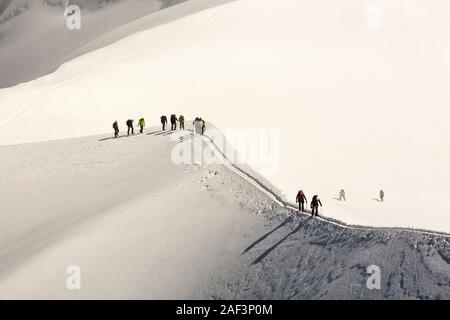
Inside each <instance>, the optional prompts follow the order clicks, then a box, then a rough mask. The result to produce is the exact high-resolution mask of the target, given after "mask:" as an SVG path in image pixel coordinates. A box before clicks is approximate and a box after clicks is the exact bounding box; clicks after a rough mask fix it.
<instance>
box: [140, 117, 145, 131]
mask: <svg viewBox="0 0 450 320" xmlns="http://www.w3.org/2000/svg"><path fill="white" fill-rule="evenodd" d="M138 125H139V127H140V128H141V130H140V131H139V132H140V133H144V127H145V120H144V118H141V119H139V122H138Z"/></svg>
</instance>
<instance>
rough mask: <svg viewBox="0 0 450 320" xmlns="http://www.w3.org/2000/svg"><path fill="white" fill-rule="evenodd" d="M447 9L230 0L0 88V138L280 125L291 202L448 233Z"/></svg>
mask: <svg viewBox="0 0 450 320" xmlns="http://www.w3.org/2000/svg"><path fill="white" fill-rule="evenodd" d="M449 6H450V5H449V4H448V2H446V1H435V2H433V4H426V3H424V2H423V1H407V2H406V1H404V2H399V1H395V2H392V1H378V2H376V3H375V2H372V1H357V0H349V1H347V2H346V5H345V6H342V4H339V3H332V4H330V3H329V2H328V1H298V0H282V1H270V0H241V1H235V2H230V3H229V4H225V5H223V6H220V7H216V8H212V9H209V10H205V11H202V12H200V13H197V14H193V15H190V16H187V17H186V18H183V19H179V20H177V21H174V22H172V23H169V24H166V25H162V26H159V27H157V28H154V29H151V30H148V31H145V32H140V33H137V34H134V35H132V36H130V37H128V38H126V39H123V40H122V41H119V42H117V43H115V44H113V45H110V46H108V47H106V48H103V49H101V50H97V51H95V52H92V53H90V54H87V55H85V56H82V57H80V58H77V59H74V60H72V61H71V62H69V63H66V64H64V65H63V66H62V67H61V68H60V69H59V70H58V71H57V72H55V73H53V74H51V75H49V76H46V77H43V78H41V79H38V80H36V81H33V82H30V83H28V84H24V85H20V86H17V87H14V88H9V89H4V90H1V91H0V98H1V101H2V105H1V107H0V112H1V119H2V122H1V123H0V126H1V128H0V143H2V144H13V143H22V142H30V141H39V140H46V139H59V138H64V137H72V136H81V135H88V134H95V133H97V132H100V131H105V132H106V131H108V130H110V126H111V123H112V122H113V121H114V120H116V119H118V120H121V121H123V120H125V119H127V118H128V117H131V116H135V117H138V116H139V115H141V114H143V115H144V116H145V117H146V119H148V120H150V121H151V119H153V121H154V122H156V121H158V118H159V116H160V114H162V113H169V114H170V113H172V112H174V113H177V114H180V113H182V114H184V115H185V116H187V117H191V116H196V115H202V116H203V117H204V118H205V119H206V120H207V121H212V122H214V123H215V124H216V125H217V126H218V127H219V128H220V129H223V130H227V129H230V128H231V129H233V128H235V129H236V128H238V129H248V128H255V129H259V128H273V129H276V130H278V131H279V134H280V149H279V152H278V154H279V160H280V162H279V170H277V171H276V173H275V174H274V175H271V176H267V178H268V179H270V181H271V182H272V183H274V185H275V186H277V187H278V188H280V189H281V190H282V192H284V194H285V195H286V197H287V198H289V199H290V200H293V198H294V196H295V194H296V192H297V191H298V189H299V188H302V189H303V190H304V191H305V193H306V195H307V196H308V197H309V198H310V197H311V196H312V195H313V194H319V195H320V196H321V198H322V202H323V203H324V209H323V214H324V215H328V216H331V217H333V218H338V219H342V220H344V221H346V222H349V223H356V224H369V225H373V226H407V227H416V228H424V229H432V230H441V231H450V219H449V214H450V213H449V209H450V183H449V181H450V170H449V169H448V163H449V160H450V154H449V151H448V150H450V148H449V147H450V139H449V137H450V127H449V126H448V125H447V119H448V116H449V113H448V108H447V104H448V102H449V101H450V92H449V91H448V90H447V89H446V83H448V74H449V72H448V71H449V68H450V63H449V60H448V52H449V44H448V32H447V31H448V30H449V29H450V22H449V20H448V19H447V16H446V12H448V9H449ZM253 167H254V168H255V169H256V170H259V169H260V168H258V166H257V165H254V166H253ZM341 188H344V189H345V190H346V191H347V198H348V201H347V202H345V203H341V202H338V201H337V200H336V199H335V198H336V197H337V193H338V191H339V189H341ZM380 189H383V190H384V191H385V194H386V197H385V202H384V203H380V202H378V201H376V198H377V197H378V191H379V190H380Z"/></svg>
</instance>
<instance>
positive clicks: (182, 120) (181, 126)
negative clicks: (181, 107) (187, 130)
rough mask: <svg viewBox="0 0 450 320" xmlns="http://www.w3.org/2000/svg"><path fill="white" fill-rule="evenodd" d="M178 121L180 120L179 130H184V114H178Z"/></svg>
mask: <svg viewBox="0 0 450 320" xmlns="http://www.w3.org/2000/svg"><path fill="white" fill-rule="evenodd" d="M178 122H180V130H184V116H183V115H180V116H179V117H178Z"/></svg>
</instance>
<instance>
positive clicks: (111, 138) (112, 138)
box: [98, 133, 137, 141]
mask: <svg viewBox="0 0 450 320" xmlns="http://www.w3.org/2000/svg"><path fill="white" fill-rule="evenodd" d="M135 135H137V133H136V134H130V135H122V136H118V137H109V138H103V139H100V140H98V141H106V140H115V139H120V138H129V137H133V136H135Z"/></svg>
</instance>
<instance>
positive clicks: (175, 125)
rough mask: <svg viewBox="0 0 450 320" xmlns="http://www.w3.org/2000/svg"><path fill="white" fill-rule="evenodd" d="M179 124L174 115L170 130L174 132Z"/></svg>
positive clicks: (171, 117) (171, 118) (171, 119)
mask: <svg viewBox="0 0 450 320" xmlns="http://www.w3.org/2000/svg"><path fill="white" fill-rule="evenodd" d="M177 122H178V119H177V116H176V115H174V114H172V115H171V116H170V126H171V127H170V128H171V130H172V131H173V130H177Z"/></svg>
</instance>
